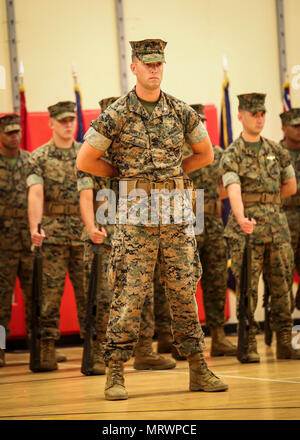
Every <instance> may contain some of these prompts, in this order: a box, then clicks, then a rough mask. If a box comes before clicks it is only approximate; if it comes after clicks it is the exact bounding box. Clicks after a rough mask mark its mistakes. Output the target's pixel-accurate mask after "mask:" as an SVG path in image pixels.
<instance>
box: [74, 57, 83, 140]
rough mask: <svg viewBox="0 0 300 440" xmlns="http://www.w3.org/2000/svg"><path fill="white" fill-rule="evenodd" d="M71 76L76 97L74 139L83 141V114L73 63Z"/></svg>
mask: <svg viewBox="0 0 300 440" xmlns="http://www.w3.org/2000/svg"><path fill="white" fill-rule="evenodd" d="M72 76H73V81H74V92H75V97H76V105H77V133H76V140H77V142H83V136H84V132H85V129H84V120H83V114H82V100H81V93H80V89H79V85H78V75H77V70H76V68H75V65H74V63H72Z"/></svg>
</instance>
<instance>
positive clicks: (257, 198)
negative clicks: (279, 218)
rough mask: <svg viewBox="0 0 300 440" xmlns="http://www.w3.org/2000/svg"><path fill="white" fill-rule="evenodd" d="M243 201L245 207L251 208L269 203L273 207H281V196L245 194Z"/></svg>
mask: <svg viewBox="0 0 300 440" xmlns="http://www.w3.org/2000/svg"><path fill="white" fill-rule="evenodd" d="M242 200H243V203H244V206H246V207H249V206H252V205H254V204H255V203H269V204H273V205H281V197H280V194H269V193H243V194H242Z"/></svg>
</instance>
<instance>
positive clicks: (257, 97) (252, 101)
mask: <svg viewBox="0 0 300 440" xmlns="http://www.w3.org/2000/svg"><path fill="white" fill-rule="evenodd" d="M265 99H266V95H265V94H264V93H245V94H243V95H238V100H239V109H241V110H247V111H248V112H250V113H257V112H260V111H266V107H265Z"/></svg>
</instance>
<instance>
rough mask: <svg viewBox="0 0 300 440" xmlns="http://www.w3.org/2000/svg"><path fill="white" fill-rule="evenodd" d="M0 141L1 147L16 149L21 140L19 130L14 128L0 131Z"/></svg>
mask: <svg viewBox="0 0 300 440" xmlns="http://www.w3.org/2000/svg"><path fill="white" fill-rule="evenodd" d="M0 141H1V144H2V146H3V147H5V148H7V149H8V150H12V151H13V150H16V149H18V148H19V145H20V142H21V130H14V131H10V132H8V133H4V132H3V131H0Z"/></svg>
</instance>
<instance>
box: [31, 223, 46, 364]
mask: <svg viewBox="0 0 300 440" xmlns="http://www.w3.org/2000/svg"><path fill="white" fill-rule="evenodd" d="M38 232H39V233H40V232H41V224H39V225H38ZM42 273H43V258H42V253H41V248H40V247H37V246H35V247H34V263H33V274H32V288H31V298H32V310H31V341H30V362H29V368H30V370H31V371H34V372H36V371H41V370H40V301H41V296H42Z"/></svg>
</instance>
